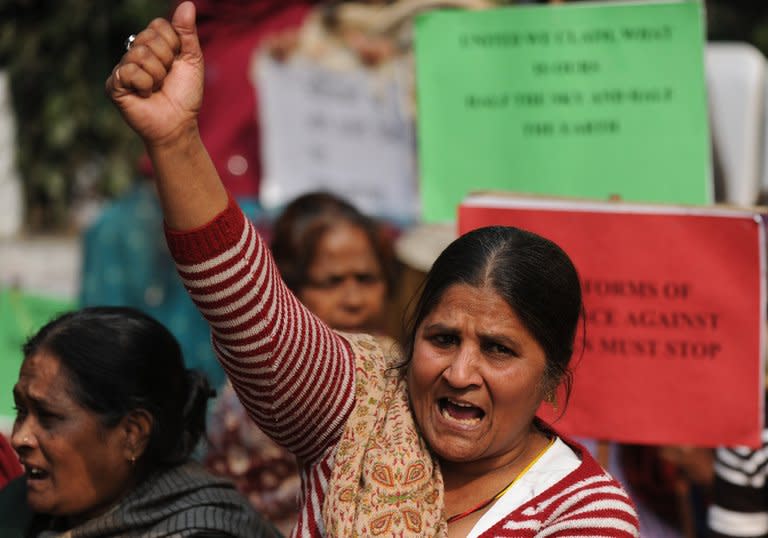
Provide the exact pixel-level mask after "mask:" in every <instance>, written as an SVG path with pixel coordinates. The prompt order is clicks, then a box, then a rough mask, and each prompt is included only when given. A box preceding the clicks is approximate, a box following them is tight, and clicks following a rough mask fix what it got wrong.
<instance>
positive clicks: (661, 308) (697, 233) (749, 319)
mask: <svg viewBox="0 0 768 538" xmlns="http://www.w3.org/2000/svg"><path fill="white" fill-rule="evenodd" d="M494 224H502V225H509V226H517V227H520V228H524V229H527V230H530V231H532V232H535V233H538V234H539V235H542V236H544V237H547V238H549V239H551V240H552V241H554V242H555V243H557V244H558V245H560V246H561V247H562V248H563V249H564V250H565V251H566V252H567V253H568V255H569V256H570V257H571V259H572V260H573V262H574V264H575V265H576V267H577V269H578V271H579V274H580V276H581V280H582V285H583V291H584V305H585V308H586V312H587V323H586V339H585V345H584V353H583V355H582V356H581V359H580V360H579V359H578V357H575V359H576V360H575V362H574V364H573V365H574V385H573V393H572V396H571V401H570V404H569V406H568V409H567V412H566V413H565V414H563V415H562V417H561V418H560V419H559V420H555V419H556V417H557V416H558V415H559V413H553V411H552V409H551V408H550V407H549V406H547V405H544V406H542V408H541V410H540V414H541V415H542V416H543V417H544V418H545V419H547V420H549V421H554V423H555V426H556V428H557V429H559V430H560V431H562V432H563V433H566V434H569V435H577V436H586V437H591V438H595V439H604V440H614V441H620V442H629V443H642V444H691V445H699V446H716V445H747V446H753V447H757V446H760V444H761V441H760V433H761V429H762V424H763V390H764V376H763V371H764V370H763V361H764V356H763V347H764V346H763V342H764V336H765V310H766V309H765V299H764V290H765V265H764V251H765V249H764V245H765V233H764V228H763V219H762V217H761V216H760V215H759V214H756V213H752V212H749V211H746V210H745V211H740V210H732V209H724V208H717V207H714V208H682V207H662V206H642V205H636V204H624V203H593V202H579V201H563V200H546V199H541V198H516V197H505V196H494V195H475V196H470V197H469V198H468V199H467V200H465V201H464V203H463V204H462V205H461V207H460V208H459V231H460V232H461V233H464V232H466V231H469V230H472V229H475V228H478V227H482V226H488V225H494Z"/></svg>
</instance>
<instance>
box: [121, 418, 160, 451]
mask: <svg viewBox="0 0 768 538" xmlns="http://www.w3.org/2000/svg"><path fill="white" fill-rule="evenodd" d="M153 424H154V419H153V417H152V415H151V414H150V413H149V411H147V410H146V409H134V410H132V411H130V412H129V413H128V414H127V415H125V416H124V417H123V419H122V420H121V421H120V428H121V429H122V431H123V433H124V434H125V445H124V453H125V459H126V460H128V461H130V462H131V463H132V464H133V463H136V461H137V460H138V459H140V458H141V456H142V454H144V451H145V450H146V449H147V445H148V444H149V438H150V436H151V435H152V425H153Z"/></svg>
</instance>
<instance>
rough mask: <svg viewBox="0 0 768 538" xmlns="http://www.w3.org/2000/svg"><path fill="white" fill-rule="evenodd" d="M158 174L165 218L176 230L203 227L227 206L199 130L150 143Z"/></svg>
mask: <svg viewBox="0 0 768 538" xmlns="http://www.w3.org/2000/svg"><path fill="white" fill-rule="evenodd" d="M147 152H148V153H149V156H150V158H151V159H152V163H153V164H154V166H155V174H156V176H157V191H158V194H159V196H160V203H161V205H162V207H163V214H164V215H165V222H166V223H167V224H168V226H169V227H170V228H172V229H174V230H179V231H186V230H192V229H195V228H199V227H200V226H203V225H205V224H207V223H208V222H210V221H211V220H213V218H214V217H215V216H216V215H218V214H219V213H221V212H222V211H223V210H224V209H226V207H227V203H228V197H227V192H226V190H225V188H224V185H223V184H222V183H221V179H220V178H219V174H218V172H217V171H216V168H215V167H214V165H213V162H212V161H211V158H210V156H209V155H208V151H207V150H206V149H205V146H204V145H203V142H202V140H201V138H200V133H199V131H198V130H197V125H193V126H190V127H189V128H187V129H186V132H184V133H182V134H181V135H179V136H178V137H177V138H176V139H175V140H174V141H173V142H171V143H165V144H158V145H155V146H149V145H148V146H147Z"/></svg>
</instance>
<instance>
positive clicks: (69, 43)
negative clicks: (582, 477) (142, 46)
mask: <svg viewBox="0 0 768 538" xmlns="http://www.w3.org/2000/svg"><path fill="white" fill-rule="evenodd" d="M167 9H168V3H167V2H164V1H159V0H109V1H93V0H0V69H4V70H7V71H8V73H9V74H10V80H11V96H12V101H13V107H14V110H15V114H16V124H17V135H16V140H17V144H18V151H17V158H16V162H17V165H18V168H19V171H20V174H21V177H22V178H23V183H24V192H25V202H26V215H27V226H28V228H29V229H31V230H32V231H40V230H51V229H61V228H62V227H66V226H67V225H68V222H69V213H70V208H71V206H72V204H73V203H75V202H77V201H78V200H79V199H81V198H83V197H87V196H97V197H111V196H114V195H115V194H117V193H118V192H120V191H121V190H122V189H123V188H124V187H125V186H126V185H127V184H128V183H129V182H130V181H131V178H132V174H133V169H134V168H135V162H136V159H137V157H138V155H139V154H140V151H141V147H140V145H139V142H138V140H137V138H136V136H135V135H134V134H132V132H130V130H129V129H128V128H127V127H126V126H125V125H124V124H123V122H122V120H121V118H120V116H119V113H118V112H117V110H116V109H115V108H114V107H113V106H112V104H111V102H110V101H109V100H108V99H106V97H105V95H104V81H105V79H106V77H107V75H108V74H109V72H110V70H111V68H112V66H113V65H114V64H115V62H116V61H117V60H118V59H119V58H120V56H121V55H122V53H123V40H124V39H125V37H126V36H127V35H129V34H131V33H132V32H136V31H137V29H141V28H143V27H144V26H146V24H147V22H148V21H150V20H151V19H152V18H154V17H157V16H164V15H166V13H167Z"/></svg>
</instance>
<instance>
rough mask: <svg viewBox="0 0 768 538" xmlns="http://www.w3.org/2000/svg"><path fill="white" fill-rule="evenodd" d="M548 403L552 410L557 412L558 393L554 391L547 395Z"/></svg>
mask: <svg viewBox="0 0 768 538" xmlns="http://www.w3.org/2000/svg"><path fill="white" fill-rule="evenodd" d="M546 400H547V403H548V404H549V405H551V406H552V409H554V410H555V411H557V393H556V392H555V391H554V390H552V391H550V392H548V393H547V398H546Z"/></svg>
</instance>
